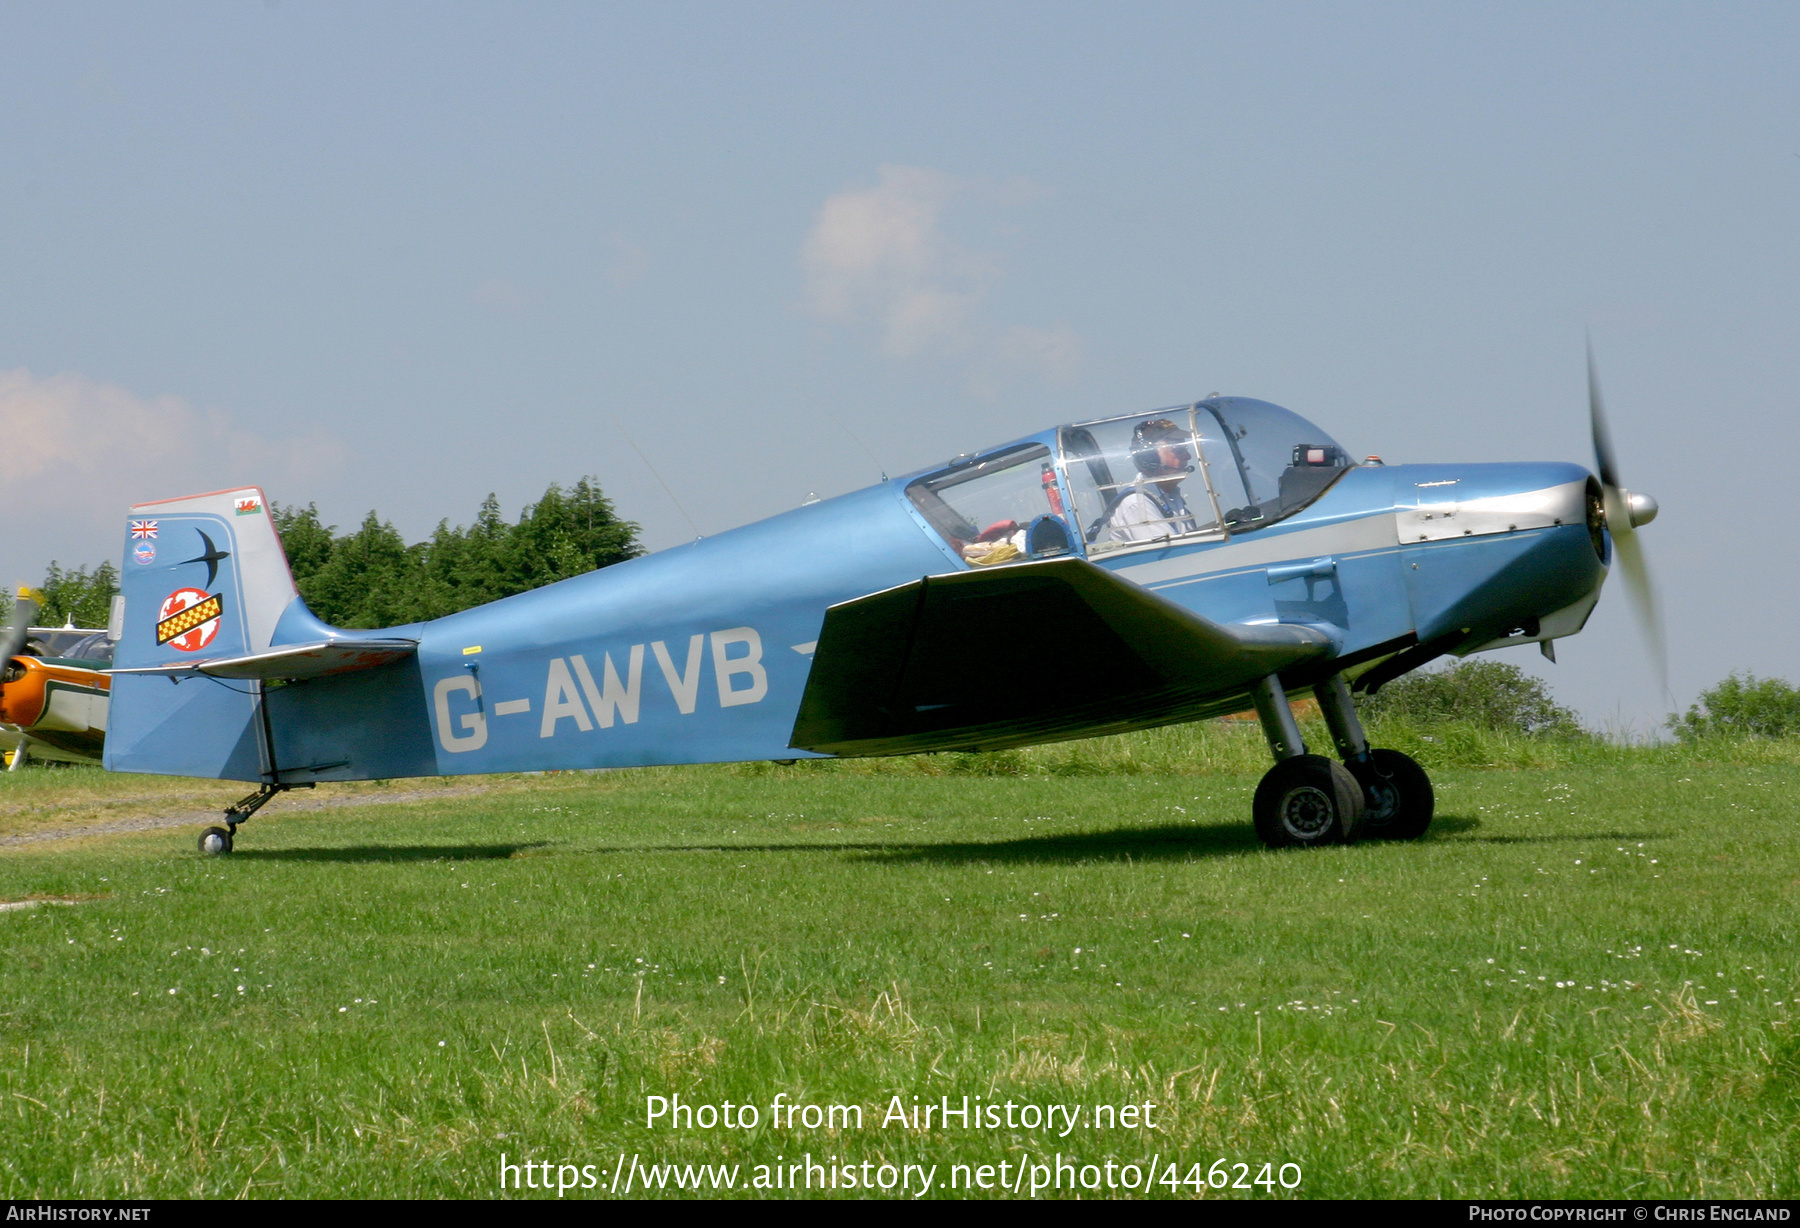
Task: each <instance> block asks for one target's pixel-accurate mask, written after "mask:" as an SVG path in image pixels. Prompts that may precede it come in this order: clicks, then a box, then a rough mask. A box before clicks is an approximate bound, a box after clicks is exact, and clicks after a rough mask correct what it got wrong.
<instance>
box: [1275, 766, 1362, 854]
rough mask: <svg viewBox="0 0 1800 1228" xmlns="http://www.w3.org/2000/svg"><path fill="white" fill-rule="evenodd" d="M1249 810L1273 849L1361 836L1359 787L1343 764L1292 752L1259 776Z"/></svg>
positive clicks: (1347, 840) (1348, 840)
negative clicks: (1291, 754)
mask: <svg viewBox="0 0 1800 1228" xmlns="http://www.w3.org/2000/svg"><path fill="white" fill-rule="evenodd" d="M1251 812H1252V814H1254V815H1255V818H1256V834H1257V835H1258V836H1259V837H1260V838H1261V839H1262V842H1263V843H1264V844H1266V845H1268V846H1269V847H1270V848H1272V849H1280V848H1295V847H1299V848H1312V847H1314V846H1315V845H1320V844H1353V843H1355V842H1356V840H1357V839H1358V838H1359V837H1360V836H1361V835H1362V827H1363V789H1362V785H1361V784H1359V783H1358V782H1357V779H1356V777H1354V776H1352V775H1351V774H1350V771H1349V769H1348V768H1346V767H1345V766H1344V765H1343V764H1341V763H1337V762H1335V761H1334V760H1331V759H1327V758H1325V756H1323V755H1295V756H1294V757H1293V758H1291V759H1283V760H1282V761H1281V762H1280V763H1277V764H1276V765H1275V766H1274V767H1272V768H1270V769H1269V771H1268V773H1267V775H1265V776H1264V777H1263V778H1262V782H1261V783H1260V784H1258V785H1257V786H1256V800H1255V801H1254V802H1252V803H1251Z"/></svg>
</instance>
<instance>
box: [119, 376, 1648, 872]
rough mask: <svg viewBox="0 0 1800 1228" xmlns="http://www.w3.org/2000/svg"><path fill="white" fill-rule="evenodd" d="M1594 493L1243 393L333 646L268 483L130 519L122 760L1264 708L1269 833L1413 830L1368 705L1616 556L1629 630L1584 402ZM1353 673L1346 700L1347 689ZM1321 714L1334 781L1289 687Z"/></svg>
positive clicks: (1602, 457)
mask: <svg viewBox="0 0 1800 1228" xmlns="http://www.w3.org/2000/svg"><path fill="white" fill-rule="evenodd" d="M1590 399H1591V415H1592V422H1593V430H1594V441H1595V451H1596V455H1597V457H1598V460H1599V465H1598V467H1599V470H1600V473H1599V475H1598V478H1596V477H1595V476H1594V475H1591V474H1589V473H1588V472H1587V471H1586V470H1584V469H1582V468H1581V467H1580V466H1577V465H1571V464H1561V463H1533V464H1472V465H1437V464H1433V465H1386V466H1384V465H1382V464H1381V463H1380V462H1379V460H1378V459H1377V458H1374V457H1371V458H1369V459H1368V460H1367V461H1365V462H1364V463H1361V464H1356V463H1352V461H1351V460H1350V458H1349V456H1348V455H1347V454H1346V452H1345V451H1344V449H1343V448H1342V447H1340V446H1339V445H1338V444H1337V443H1336V442H1334V441H1333V440H1332V439H1331V438H1330V436H1328V435H1326V434H1325V432H1324V431H1322V430H1320V429H1319V428H1318V427H1317V426H1315V425H1313V424H1312V423H1310V422H1308V421H1306V420H1305V419H1304V418H1301V417H1300V416H1298V415H1296V414H1294V413H1291V412H1290V411H1288V410H1286V409H1282V408H1280V407H1279V406H1276V405H1271V404H1268V403H1266V402H1263V401H1256V400H1248V399H1245V398H1241V397H1214V398H1209V399H1207V400H1204V401H1200V402H1197V403H1194V404H1190V405H1183V406H1180V407H1177V408H1171V409H1163V410H1156V411H1153V412H1150V413H1139V414H1132V415H1127V416H1124V417H1117V418H1107V419H1102V420H1098V421H1091V422H1080V423H1073V424H1071V425H1067V426H1061V427H1056V428H1053V429H1051V430H1047V431H1042V432H1040V433H1038V434H1035V435H1031V436H1028V437H1026V438H1024V439H1020V440H1016V441H1014V442H1012V443H1008V444H1003V445H1001V446H1000V447H996V448H989V449H986V450H984V451H980V452H971V453H968V454H966V455H962V456H958V457H956V458H955V459H954V460H950V461H947V462H945V463H944V464H941V465H937V466H934V467H932V468H930V469H927V470H924V471H922V472H919V473H916V474H912V475H909V476H906V477H903V478H898V479H894V480H891V481H884V482H882V483H881V484H880V485H878V486H873V487H870V488H868V489H866V490H859V491H856V492H854V493H852V494H847V495H843V496H841V497H839V498H834V499H828V500H824V501H820V502H813V503H810V504H807V505H805V506H802V507H800V508H797V509H795V510H794V511H790V512H786V513H783V514H781V515H778V516H775V517H772V518H770V519H768V520H764V521H760V522H758V523H756V524H751V525H746V526H744V527H742V528H739V529H734V530H732V531H730V532H727V533H722V534H720V535H718V536H716V537H711V538H706V539H703V540H699V541H695V542H693V543H691V544H689V545H684V546H680V547H677V548H674V549H669V550H664V551H661V552H660V553H657V554H652V555H648V556H646V557H643V558H639V559H634V560H632V561H630V562H626V563H621V564H617V565H615V566H612V567H608V568H606V569H604V570H602V571H596V572H590V573H588V574H586V575H582V576H577V577H575V578H574V579H570V580H564V581H562V582H560V583H558V584H553V585H550V586H548V587H546V588H542V589H538V590H536V591H534V592H529V593H524V594H521V595H518V596H515V597H508V598H506V599H505V600H502V601H496V602H494V603H492V604H491V605H486V606H481V607H479V608H476V609H471V610H466V611H463V612H461V613H458V614H452V615H450V616H448V617H445V618H440V619H436V620H434V621H431V622H426V623H418V624H414V625H411V626H404V627H394V628H390V629H387V630H380V631H359V630H346V629H342V628H338V627H331V626H327V625H326V624H324V623H322V622H320V621H319V620H318V619H317V618H315V617H314V616H313V614H312V612H311V611H310V610H308V609H307V607H306V605H305V603H304V602H303V601H302V600H301V599H300V597H299V595H298V593H297V592H296V591H295V588H294V582H293V578H292V576H291V574H290V572H289V570H288V566H287V560H286V556H285V555H284V554H283V552H282V547H281V542H280V539H279V538H278V537H277V535H276V532H275V526H274V522H273V521H272V520H271V518H270V515H269V511H268V508H267V506H266V504H265V501H264V497H263V494H262V492H261V491H260V490H258V489H255V488H249V489H239V490H229V491H220V492H215V493H212V494H204V495H194V496H189V497H186V498H179V499H170V500H165V501H161V502H156V503H147V504H141V505H138V506H136V507H134V508H132V509H131V513H130V528H129V530H128V533H129V537H128V540H127V548H126V555H127V558H128V559H130V560H131V561H129V562H127V563H126V565H125V575H124V577H123V583H122V589H123V593H124V600H125V607H124V620H123V629H122V635H121V638H120V640H119V643H118V646H117V650H116V654H115V660H114V669H113V671H112V672H113V685H112V698H111V710H110V714H109V721H108V725H109V728H108V730H107V734H106V746H105V761H106V766H107V767H108V768H110V769H112V770H114V771H124V772H159V773H169V774H174V775H184V776H201V777H212V778H220V779H228V780H244V781H254V782H257V785H258V788H257V791H256V792H255V793H253V794H251V795H250V796H248V797H246V798H245V799H244V800H243V801H241V802H239V803H238V804H237V805H235V806H234V807H232V808H231V809H229V810H227V811H226V813H225V823H226V825H225V826H224V827H209V828H207V829H206V831H205V833H204V834H203V835H202V836H201V838H200V847H201V849H202V851H204V852H207V853H224V852H229V851H230V850H231V847H232V839H233V836H234V834H235V833H236V829H237V826H238V825H239V824H240V823H242V822H244V821H245V820H246V819H248V818H249V817H250V815H251V814H253V813H254V812H255V811H256V809H257V808H258V807H260V806H261V805H262V804H263V803H265V802H266V801H268V800H269V799H270V798H271V797H274V796H275V795H276V794H278V793H280V792H282V791H283V790H286V789H291V788H296V787H306V786H310V785H311V784H313V783H315V782H317V781H330V780H369V779H378V778H387V777H403V776H431V775H459V774H466V773H478V772H519V771H536V770H545V769H570V768H597V767H633V766H640V765H647V764H670V763H705V762H723V761H733V760H753V759H767V760H776V761H781V762H788V761H793V760H795V759H797V758H800V757H806V756H833V755H842V756H850V755H896V754H912V753H916V752H928V751H972V750H993V749H998V748H1004V747H1015V746H1024V745H1029V744H1032V743H1038V742H1050V741H1057V740H1062V739H1070V738H1084V737H1090V736H1093V735H1096V734H1103V733H1117V732H1122V731H1125V730H1131V729H1143V728H1148V727H1151V726H1156V725H1167V724H1172V723H1176V722H1180V721H1191V720H1196V719H1199V718H1202V717H1209V716H1216V715H1219V714H1223V713H1229V712H1236V711H1241V710H1243V709H1244V708H1246V707H1248V706H1251V705H1254V707H1255V708H1256V710H1257V712H1258V714H1259V716H1260V718H1261V721H1262V726H1263V730H1264V733H1265V734H1266V736H1267V739H1268V743H1269V747H1270V750H1271V751H1272V753H1273V755H1274V758H1275V766H1274V767H1273V768H1271V769H1270V771H1269V772H1268V774H1267V775H1266V776H1265V777H1264V778H1263V780H1262V782H1261V784H1260V785H1259V786H1258V788H1257V791H1256V796H1255V801H1254V804H1253V812H1254V820H1255V826H1256V831H1257V833H1258V835H1259V836H1261V838H1262V839H1263V840H1264V841H1265V842H1266V843H1268V844H1269V845H1272V846H1278V847H1279V846H1289V845H1302V846H1306V845H1318V844H1326V843H1336V842H1346V841H1353V840H1356V839H1358V838H1359V837H1361V836H1364V835H1368V836H1380V837H1389V838H1399V839H1410V838H1414V837H1417V836H1419V835H1420V834H1421V833H1423V832H1424V831H1425V829H1426V827H1427V825H1428V824H1429V823H1430V821H1431V816H1432V807H1433V795H1432V788H1431V783H1430V781H1429V780H1428V779H1427V777H1426V774H1425V772H1424V771H1423V770H1422V769H1421V768H1420V767H1419V765H1418V764H1417V763H1415V762H1414V761H1413V760H1412V759H1410V758H1408V757H1407V756H1405V755H1403V754H1400V753H1399V752H1397V751H1392V750H1383V749H1373V748H1371V747H1370V746H1369V743H1368V739H1367V738H1366V737H1365V736H1364V734H1363V730H1362V726H1361V724H1360V723H1359V721H1358V719H1357V715H1356V708H1355V704H1354V702H1353V699H1352V690H1353V689H1354V690H1362V691H1365V692H1372V691H1374V690H1375V689H1376V688H1377V687H1379V686H1381V685H1382V684H1383V683H1384V682H1386V681H1388V680H1390V679H1392V678H1395V677H1397V676H1399V675H1400V674H1403V673H1405V672H1406V671H1408V670H1411V669H1415V668H1417V667H1418V666H1420V665H1423V664H1424V663H1426V662H1427V661H1430V660H1432V659H1433V658H1435V657H1438V656H1441V655H1443V654H1446V653H1453V654H1459V655H1461V654H1467V653H1471V652H1478V651H1482V650H1485V649H1491V648H1498V647H1501V646H1504V645H1509V644H1523V643H1528V642H1533V641H1535V642H1537V643H1539V644H1540V645H1541V646H1542V647H1543V648H1544V650H1545V652H1546V654H1547V655H1549V654H1550V652H1551V648H1550V646H1551V644H1552V643H1553V642H1554V641H1555V640H1557V639H1559V638H1561V637H1563V636H1569V635H1573V634H1575V633H1576V632H1577V631H1579V630H1581V628H1582V625H1583V624H1584V623H1585V622H1586V621H1587V618H1588V614H1589V612H1590V611H1592V609H1593V608H1594V604H1595V602H1596V601H1597V600H1598V598H1599V595H1600V586H1601V582H1602V581H1603V580H1604V578H1605V576H1606V574H1607V569H1608V566H1609V564H1610V562H1611V559H1612V555H1613V553H1614V552H1615V551H1617V552H1618V553H1619V554H1620V555H1621V557H1622V559H1623V561H1624V562H1625V563H1626V564H1627V572H1628V575H1629V576H1631V577H1632V578H1633V582H1634V584H1636V586H1637V589H1638V591H1639V595H1640V597H1641V598H1642V599H1643V601H1644V602H1645V609H1646V610H1648V608H1649V607H1648V598H1649V593H1648V587H1647V577H1646V575H1645V573H1644V569H1643V566H1642V557H1641V554H1639V553H1637V550H1638V547H1637V543H1636V541H1635V539H1634V537H1633V530H1634V528H1635V527H1636V526H1638V525H1642V524H1645V523H1647V522H1648V521H1649V520H1650V519H1651V518H1652V517H1653V516H1654V515H1655V513H1656V505H1655V503H1654V501H1653V500H1651V499H1649V498H1648V497H1647V496H1644V495H1633V494H1631V493H1630V492H1628V491H1626V490H1624V489H1623V488H1622V487H1620V485H1619V482H1618V479H1617V476H1616V474H1615V473H1614V466H1613V463H1612V460H1611V447H1610V445H1609V444H1608V443H1607V442H1606V434H1605V428H1604V424H1603V420H1602V415H1601V409H1600V403H1599V394H1598V389H1597V386H1595V385H1594V384H1593V382H1592V379H1591V364H1590ZM1353 682H1354V686H1353V685H1352V683H1353ZM1300 691H1310V692H1312V694H1313V695H1315V696H1316V697H1317V699H1318V701H1319V704H1320V707H1321V709H1322V710H1323V712H1324V715H1325V719H1326V722H1327V724H1328V726H1329V729H1330V731H1331V738H1332V742H1333V744H1334V747H1335V749H1336V752H1337V756H1336V758H1332V757H1327V756H1325V755H1319V754H1314V753H1311V752H1309V750H1308V748H1307V746H1306V744H1305V743H1304V741H1303V740H1302V738H1301V735H1300V730H1299V728H1298V726H1297V725H1296V723H1295V720H1294V717H1293V713H1292V710H1291V708H1290V706H1289V702H1288V697H1289V695H1291V694H1294V693H1296V692H1300Z"/></svg>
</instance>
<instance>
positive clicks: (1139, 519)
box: [906, 397, 1350, 567]
mask: <svg viewBox="0 0 1800 1228" xmlns="http://www.w3.org/2000/svg"><path fill="white" fill-rule="evenodd" d="M1045 438H1046V437H1040V439H1039V440H1038V441H1026V442H1023V443H1018V444H1012V445H1008V446H1007V447H1004V448H999V449H996V450H994V451H992V452H987V453H980V454H976V455H973V456H968V457H958V458H957V460H955V461H953V462H952V463H951V464H950V465H948V466H947V467H945V468H944V469H942V470H940V471H939V472H936V473H932V474H929V475H927V476H925V477H922V478H918V479H916V480H915V481H913V482H911V483H909V484H908V486H907V488H906V493H907V496H908V497H909V498H910V499H911V500H912V503H913V506H914V507H915V508H917V509H918V511H919V514H920V515H921V516H923V517H924V518H925V520H926V522H927V523H929V524H930V525H931V526H932V528H934V529H935V530H936V531H937V532H938V533H939V534H940V535H942V537H943V538H944V540H945V541H946V542H947V543H948V544H949V545H950V547H951V549H952V550H954V551H956V553H957V555H958V556H959V557H961V558H962V559H963V560H964V561H966V562H967V563H969V564H970V565H971V566H977V567H983V566H994V565H997V564H1002V563H1014V562H1021V561H1023V560H1025V559H1027V558H1047V557H1051V556H1053V555H1059V554H1085V555H1088V556H1089V557H1094V556H1098V555H1102V554H1106V553H1110V552H1112V551H1117V550H1130V549H1141V548H1144V547H1147V546H1167V545H1169V544H1171V543H1176V542H1182V541H1188V540H1196V541H1199V540H1207V539H1220V538H1226V537H1231V536H1234V535H1236V534H1239V533H1248V532H1253V531H1255V530H1257V529H1260V528H1263V527H1265V526H1267V525H1271V524H1274V523H1276V522H1277V521H1279V520H1281V519H1283V518H1285V517H1287V516H1291V515H1293V514H1294V513H1295V512H1297V511H1299V510H1300V509H1301V508H1303V507H1305V506H1306V505H1307V504H1309V503H1311V502H1312V501H1313V500H1314V499H1316V498H1318V496H1319V495H1320V494H1322V493H1324V491H1325V488H1326V487H1328V486H1330V485H1331V483H1332V482H1334V481H1335V480H1336V479H1337V478H1338V477H1339V476H1340V475H1341V474H1342V473H1343V472H1344V470H1345V469H1346V468H1348V467H1349V465H1350V460H1349V457H1348V456H1347V455H1346V454H1345V452H1344V450H1343V448H1341V447H1339V446H1338V444H1337V443H1336V442H1335V441H1334V440H1333V439H1332V438H1331V437H1330V436H1329V435H1327V434H1325V432H1323V431H1321V430H1320V429H1319V428H1318V427H1316V426H1314V425H1313V424H1312V423H1310V422H1308V421H1307V420H1306V419H1304V418H1302V417H1300V416H1299V415H1298V414H1296V413H1293V412H1291V411H1289V410H1286V409H1283V408H1281V406H1279V405H1271V404H1269V403H1268V402H1267V401H1253V400H1249V399H1247V398H1244V397H1220V398H1215V399H1212V400H1207V401H1201V402H1199V403H1197V404H1194V405H1186V406H1181V407H1178V408H1173V409H1161V410H1153V411H1151V412H1150V413H1137V414H1131V415H1128V416H1124V417H1118V418H1103V419H1099V420H1097V421H1093V422H1078V423H1073V424H1071V425H1069V426H1064V427H1059V428H1058V429H1057V430H1056V431H1055V433H1054V437H1053V438H1054V443H1055V446H1054V447H1052V446H1051V445H1050V443H1048V442H1045V441H1044V440H1045Z"/></svg>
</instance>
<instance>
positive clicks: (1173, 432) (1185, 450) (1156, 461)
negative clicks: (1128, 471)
mask: <svg viewBox="0 0 1800 1228" xmlns="http://www.w3.org/2000/svg"><path fill="white" fill-rule="evenodd" d="M1131 460H1132V463H1133V464H1135V465H1136V466H1137V469H1138V472H1139V473H1141V474H1143V475H1144V476H1145V477H1147V478H1179V477H1186V476H1187V475H1188V474H1190V473H1192V472H1193V471H1194V451H1193V447H1192V445H1191V440H1190V439H1189V436H1188V433H1187V432H1186V431H1184V430H1182V429H1181V428H1180V427H1178V426H1176V425H1175V424H1174V423H1173V422H1170V421H1169V420H1168V419H1167V418H1152V419H1151V420H1149V421H1148V422H1140V423H1138V424H1137V426H1136V427H1135V428H1134V429H1133V430H1132V432H1131Z"/></svg>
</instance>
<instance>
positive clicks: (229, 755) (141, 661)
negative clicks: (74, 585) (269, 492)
mask: <svg viewBox="0 0 1800 1228" xmlns="http://www.w3.org/2000/svg"><path fill="white" fill-rule="evenodd" d="M119 589H120V595H121V596H122V597H123V599H124V617H123V619H122V620H121V628H120V637H119V641H118V644H117V647H116V648H115V650H114V656H113V665H114V668H116V669H120V670H131V669H137V670H145V669H151V668H155V667H159V666H171V665H180V664H183V663H188V662H194V661H198V660H201V659H206V658H215V657H242V656H248V655H251V654H255V653H261V652H264V651H266V650H267V649H268V648H269V647H270V646H271V644H272V643H273V641H274V637H275V628H276V624H277V623H278V622H279V621H280V619H281V616H282V614H283V613H284V612H286V610H287V609H288V607H289V606H291V605H292V604H293V603H294V601H295V600H296V599H297V597H298V596H299V594H298V592H297V591H296V589H295V588H294V578H293V574H292V573H291V572H290V571H289V570H288V563H287V554H286V553H285V552H284V551H283V550H282V547H281V538H280V535H279V534H277V533H276V531H275V522H274V519H273V518H272V516H271V515H270V512H269V506H268V501H267V500H266V499H265V498H264V497H263V493H262V491H261V490H260V489H259V488H257V487H254V486H248V487H239V488H237V489H233V490H220V491H212V492H210V493H208V494H202V495H189V496H185V497H183V498H178V499H165V500H160V501H158V502H155V503H142V504H138V505H136V506H134V507H133V508H132V509H131V512H130V519H129V523H128V524H127V526H126V538H125V562H124V565H123V567H122V569H121V575H120V579H119ZM177 715H179V717H180V719H173V718H175V717H176V716H177ZM258 719H259V714H258V708H257V703H256V688H255V687H254V686H253V685H251V684H249V683H247V682H243V681H232V680H229V679H220V678H211V677H195V676H191V675H190V676H188V677H186V678H184V679H181V680H179V681H176V680H172V679H171V678H169V677H158V676H154V675H138V676H132V675H126V674H118V675H115V676H114V678H113V686H112V697H111V702H110V704H109V712H108V718H107V726H108V728H107V738H106V766H107V767H108V768H109V769H111V770H113V771H124V772H165V773H169V774H171V775H180V776H209V777H219V778H224V779H233V780H256V779H259V778H260V777H261V776H262V775H263V774H264V772H265V766H266V765H264V764H263V762H262V759H263V757H264V756H263V752H262V749H261V748H262V746H263V744H264V741H265V739H263V738H261V737H260V736H259V731H258V729H257V728H256V726H255V722H256V721H257V720H258Z"/></svg>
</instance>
